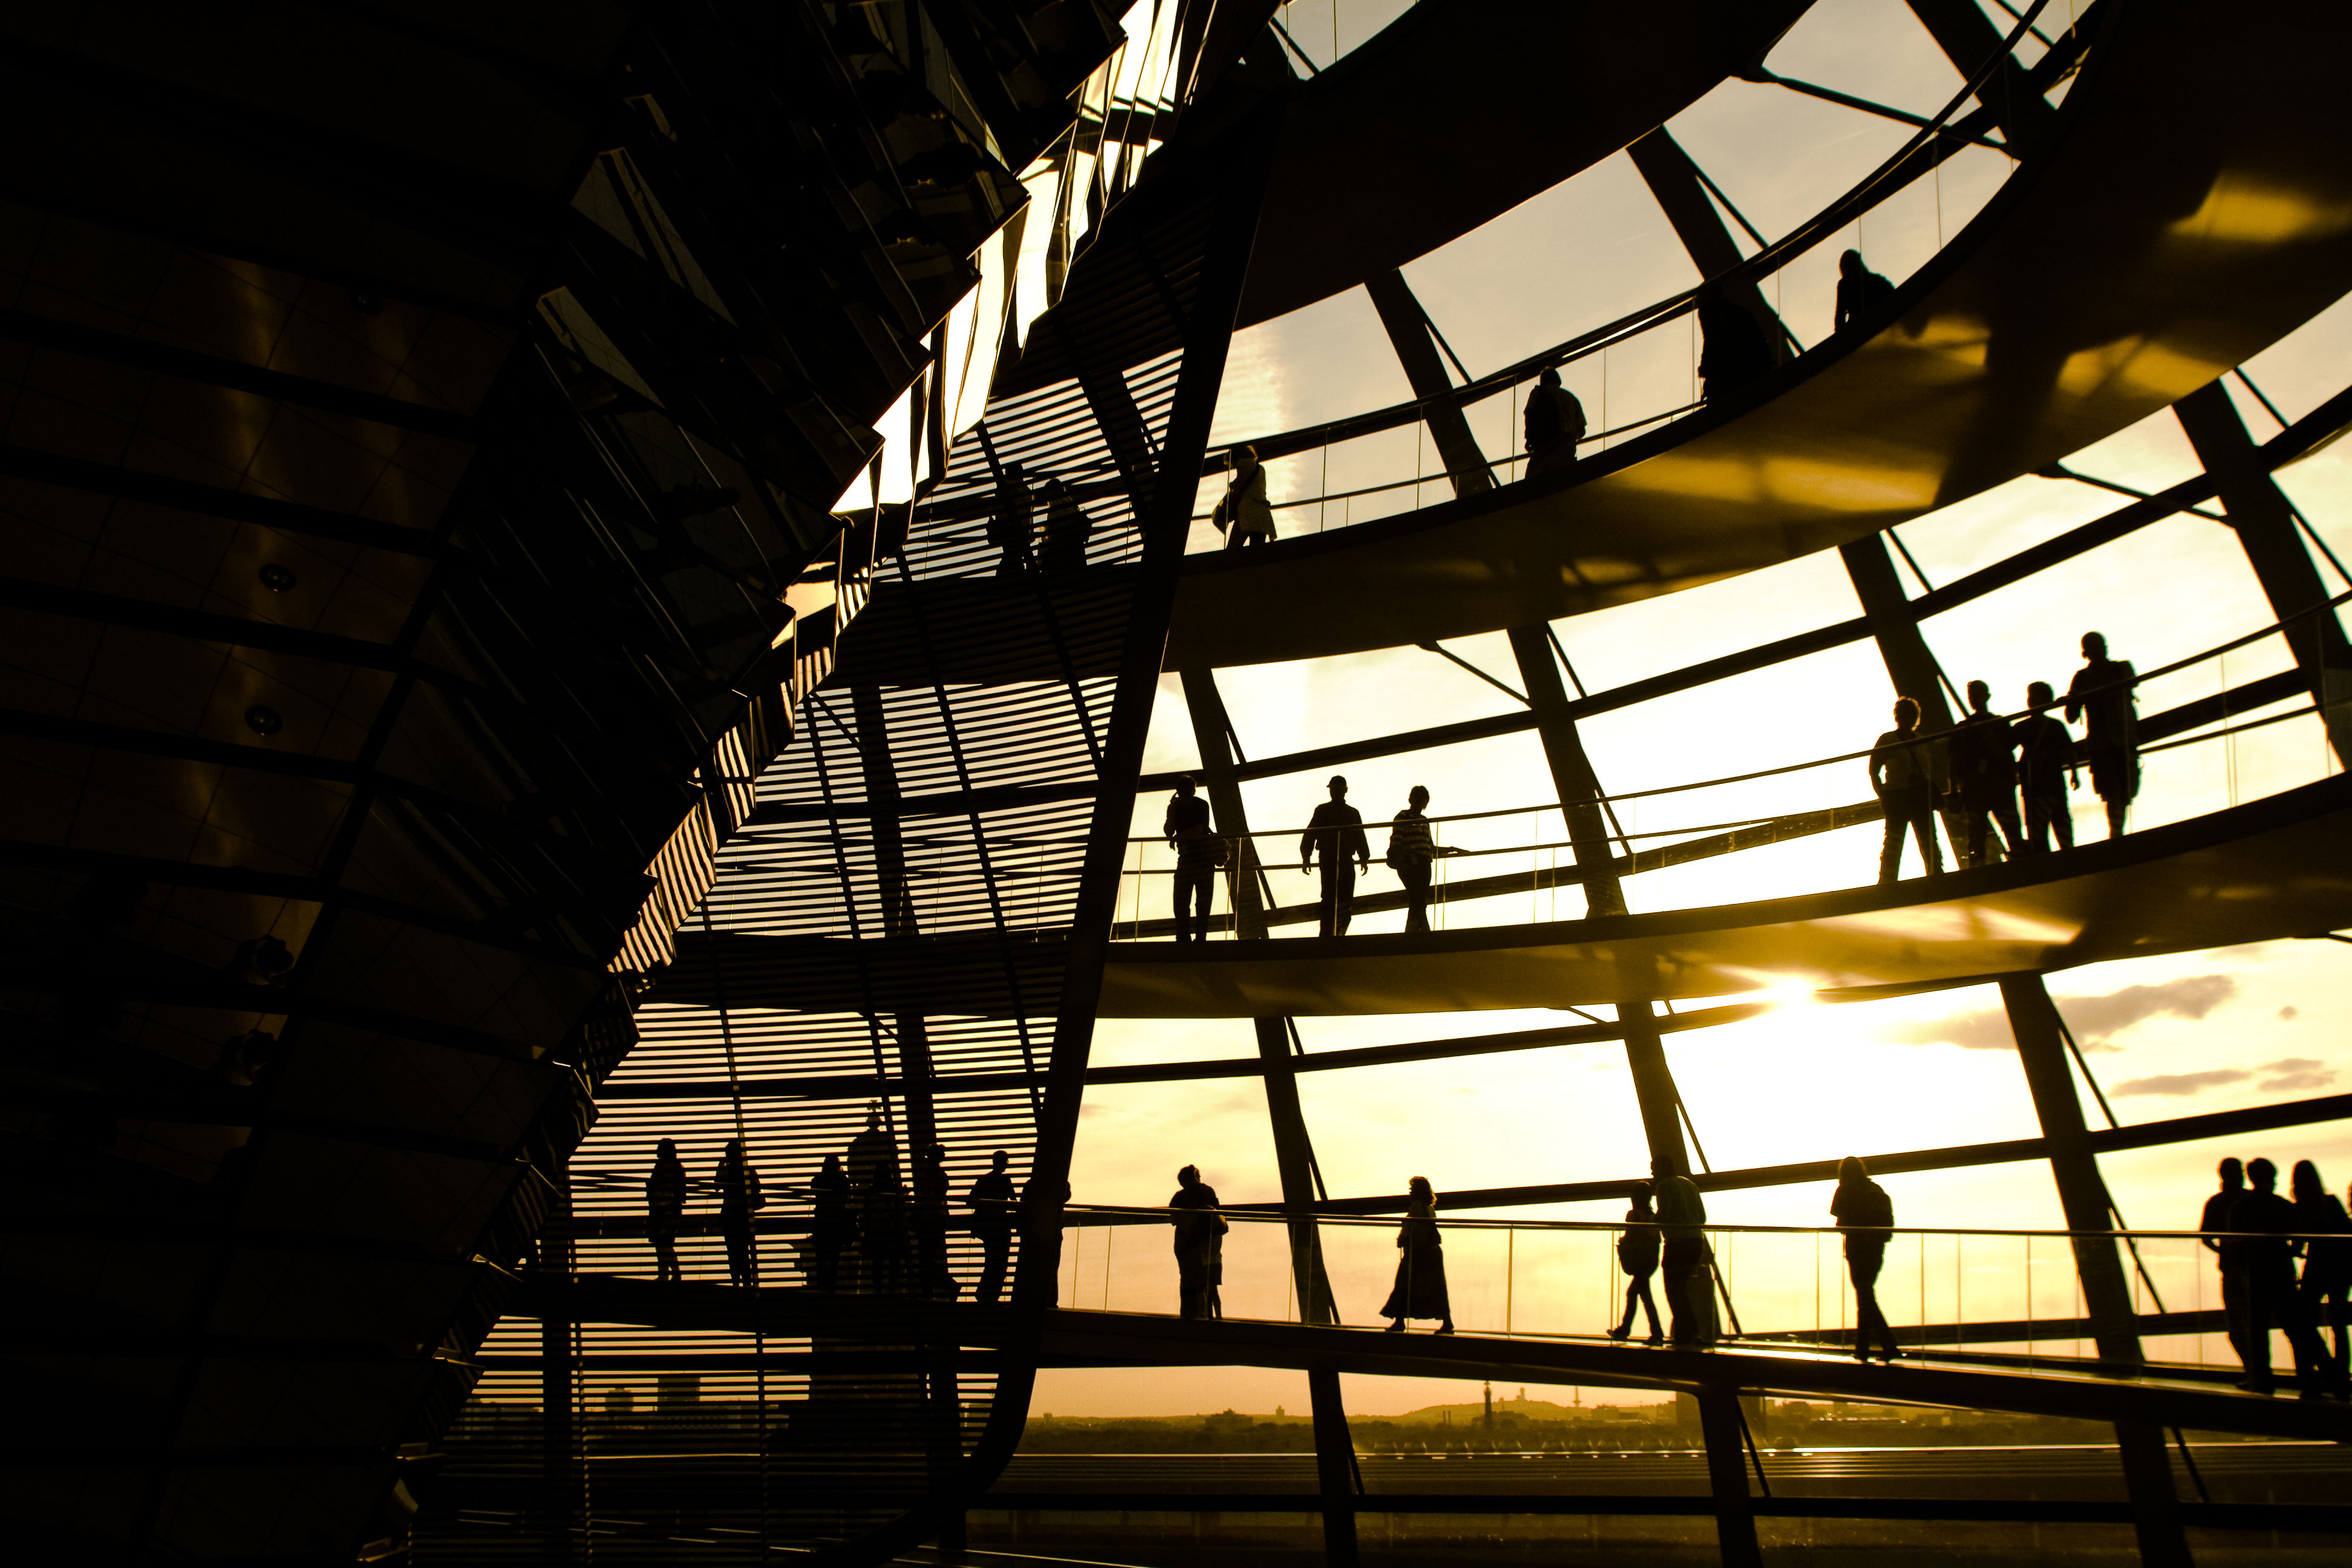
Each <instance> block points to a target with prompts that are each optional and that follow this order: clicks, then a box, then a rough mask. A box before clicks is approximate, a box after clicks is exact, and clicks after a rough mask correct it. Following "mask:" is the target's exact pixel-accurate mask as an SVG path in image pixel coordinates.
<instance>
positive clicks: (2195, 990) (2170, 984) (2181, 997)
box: [1887, 974, 2238, 1094]
mask: <svg viewBox="0 0 2352 1568" xmlns="http://www.w3.org/2000/svg"><path fill="white" fill-rule="evenodd" d="M2236 994H2238V983H2237V982H2236V981H2235V980H2232V979H2231V978H2230V976H2228V975H2226V974H2192V975H2189V976H2188V977H2187V978H2185V979H2180V980H2168V981H2167V982H2165V983H2164V984H2161V985H2126V986H2125V987H2124V988H2123V989H2122V990H2121V991H2116V992H2110V993H2109V994H2106V995H2105V996H2062V997H2060V998H2058V1011H2059V1013H2060V1014H2061V1015H2062V1016H2064V1018H2065V1020H2066V1024H2067V1026H2068V1027H2069V1028H2071V1029H2073V1030H2074V1038H2075V1039H2076V1040H2077V1041H2078V1042H2080V1043H2081V1045H2082V1047H2083V1048H2084V1050H2086V1051H2095V1050H2100V1049H2113V1048H2115V1047H2109V1046H2108V1045H2107V1041H2108V1040H2109V1038H2111V1037H2114V1036H2116V1035H2119V1034H2121V1033H2123V1031H2124V1030H2126V1029H2128V1028H2130V1027H2131V1026H2133V1025H2134V1024H2137V1023H2141V1022H2143V1021H2145V1020H2147V1019H2149V1018H2156V1017H2164V1016H2171V1017H2176V1018H2202V1017H2203V1016H2206V1015H2207V1014H2208V1013H2210V1012H2211V1011H2212V1010H2213V1009H2214V1008H2216V1007H2218V1006H2220V1005H2221V1004H2222V1003H2224V1002H2226V1001H2228V1000H2229V999H2230V998H2231V997H2232V996H2234V995H2236ZM1887 1038H1888V1039H1889V1040H1891V1041H1893V1042H1894V1043H1895V1044H1897V1045H1905V1046H1934V1045H1942V1046H1958V1047H1960V1049H1962V1050H1964V1051H2008V1050H2014V1049H2016V1048H2017V1038H2016V1037H2015V1036H2013V1035H2011V1033H2010V1028H2009V1015H2008V1014H2007V1013H2005V1012H2003V1011H2001V1010H2000V1008H1998V1007H1994V1008H1990V1009H1987V1010H1986V1011H1984V1012H1980V1013H1958V1014H1955V1015H1954V1016H1951V1017H1948V1018H1934V1019H1929V1020H1927V1021H1926V1022H1923V1023H1916V1024H1905V1025H1902V1026H1899V1027H1897V1028H1895V1029H1891V1030H1889V1031H1888V1032H1887ZM2190 1076H2194V1075H2190ZM2147 1081H2150V1082H2153V1081H2154V1080H2153V1079H2149V1080H2147ZM2152 1092H2156V1093H2165V1094H2187V1093H2189V1092H2191V1090H2189V1089H2159V1090H2155V1091H2152Z"/></svg>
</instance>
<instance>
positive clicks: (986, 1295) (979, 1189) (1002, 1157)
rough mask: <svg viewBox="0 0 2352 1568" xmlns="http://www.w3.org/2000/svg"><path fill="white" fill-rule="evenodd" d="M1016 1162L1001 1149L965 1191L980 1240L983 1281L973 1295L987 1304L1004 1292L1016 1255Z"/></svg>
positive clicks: (994, 1303) (989, 1305)
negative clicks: (1014, 1218)
mask: <svg viewBox="0 0 2352 1568" xmlns="http://www.w3.org/2000/svg"><path fill="white" fill-rule="evenodd" d="M1012 1164H1013V1156H1012V1154H1011V1153H1009V1152H1006V1151H1005V1150H1003V1149H999V1150H997V1151H996V1152H994V1153H992V1154H991V1155H990V1156H989V1157H988V1169H987V1170H986V1171H984V1172H982V1173H981V1174H980V1175H979V1176H978V1177H977V1178H976V1179H975V1180H974V1181H973V1182H972V1184H971V1191H970V1192H969V1193H967V1194H964V1202H965V1203H966V1204H967V1205H970V1207H971V1234H972V1237H973V1238H974V1239H976V1240H977V1241H978V1242H979V1243H980V1256H981V1263H980V1281H979V1283H978V1284H976V1285H975V1286H973V1288H972V1293H971V1296H972V1300H975V1301H977V1302H979V1303H980V1304H981V1305H982V1306H983V1307H992V1306H994V1305H996V1302H997V1299H998V1298H999V1297H1001V1296H1002V1295H1003V1294H1004V1271H1005V1268H1006V1266H1007V1265H1008V1264H1009V1263H1010V1262H1011V1260H1012V1257H1013V1204H1014V1201H1015V1199H1016V1198H1017V1197H1018V1195H1019V1194H1017V1193H1015V1191H1014V1190H1013V1177H1012V1175H1011V1174H1010V1172H1011V1167H1012Z"/></svg>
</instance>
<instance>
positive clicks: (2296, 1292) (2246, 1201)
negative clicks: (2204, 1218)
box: [2230, 1160, 2333, 1397]
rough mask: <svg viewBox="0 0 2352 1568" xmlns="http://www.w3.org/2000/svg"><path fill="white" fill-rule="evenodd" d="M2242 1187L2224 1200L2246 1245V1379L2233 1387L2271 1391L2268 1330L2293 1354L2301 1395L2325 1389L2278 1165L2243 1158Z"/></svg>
mask: <svg viewBox="0 0 2352 1568" xmlns="http://www.w3.org/2000/svg"><path fill="white" fill-rule="evenodd" d="M2246 1187H2247V1190H2246V1191H2245V1192H2244V1193H2242V1194H2240V1195H2239V1198H2238V1201H2237V1202H2235V1203H2233V1204H2231V1205H2230V1228H2231V1230H2234V1231H2237V1232H2239V1233H2240V1234H2241V1236H2242V1238H2243V1239H2242V1241H2241V1242H2240V1245H2241V1246H2242V1247H2244V1248H2245V1249H2246V1284H2247V1303H2246V1342H2245V1349H2246V1352H2247V1362H2246V1378H2245V1381H2244V1382H2242V1383H2241V1384H2239V1385H2238V1386H2239V1387H2241V1388H2243V1389H2245V1390H2247V1391H2248V1392H2250V1393H2253V1394H2271V1393H2274V1392H2276V1390H2277V1387H2278V1384H2277V1383H2276V1381H2275V1380H2274V1379H2273V1376H2272V1373H2271V1330H2273V1329H2277V1330H2279V1331H2282V1332H2284V1334H2285V1335H2286V1342H2287V1345H2288V1347H2289V1348H2290V1349H2291V1350H2292V1351H2293V1352H2294V1375H2295V1382H2296V1384H2298V1385H2299V1386H2300V1388H2301V1389H2302V1391H2303V1393H2304V1394H2305V1397H2316V1396H2319V1395H2322V1394H2326V1393H2327V1392H2328V1391H2329V1389H2330V1386H2331V1379H2330V1376H2329V1371H2328V1369H2329V1368H2330V1366H2331V1365H2332V1364H2333V1363H2332V1358H2331V1357H2330V1355H2329V1353H2328V1350H2327V1347H2326V1345H2324V1344H2323V1343H2321V1342H2320V1338H2319V1330H2318V1329H2317V1327H2316V1326H2315V1325H2314V1323H2313V1322H2312V1320H2311V1315H2310V1313H2309V1312H2308V1311H2307V1310H2305V1302H2304V1296H2303V1288H2302V1282H2301V1281H2300V1280H2299V1279H2296V1278H2295V1272H2294V1255H2295V1251H2296V1243H2295V1242H2294V1241H2293V1240H2292V1239H2290V1238H2291V1237H2293V1236H2294V1232H2295V1230H2296V1228H2297V1225H2296V1222H2297V1220H2298V1219H2299V1218H2300V1217H2301V1216H2299V1215H2297V1214H2296V1213H2295V1206H2294V1204H2293V1203H2292V1202H2291V1201H2289V1200H2288V1199H2286V1198H2284V1197H2282V1196H2280V1195H2279V1193H2278V1190H2277V1189H2278V1167H2277V1166H2276V1165H2273V1164H2272V1163H2270V1162H2269V1161H2268V1160H2249V1161H2247V1162H2246Z"/></svg>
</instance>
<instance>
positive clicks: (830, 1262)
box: [808, 1154, 857, 1290]
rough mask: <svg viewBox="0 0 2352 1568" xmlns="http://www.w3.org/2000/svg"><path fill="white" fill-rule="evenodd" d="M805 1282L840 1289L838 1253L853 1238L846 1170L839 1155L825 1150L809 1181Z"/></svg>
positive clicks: (814, 1286) (844, 1248) (855, 1223)
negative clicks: (811, 1210) (811, 1209)
mask: <svg viewBox="0 0 2352 1568" xmlns="http://www.w3.org/2000/svg"><path fill="white" fill-rule="evenodd" d="M809 1199H810V1203H811V1205H812V1207H813V1210H814V1212H813V1213H812V1214H811V1215H810V1216H809V1262H808V1281H809V1284H810V1285H811V1286H812V1287H813V1288H814V1289H819V1290H837V1289H841V1255H842V1254H843V1253H844V1252H846V1251H847V1250H848V1249H849V1244H850V1243H851V1242H852V1241H854V1240H856V1238H857V1220H856V1215H852V1214H851V1213H850V1209H849V1173H848V1172H846V1171H845V1170H843V1169H842V1168H841V1156H840V1155H838V1154H827V1155H826V1156H825V1157H824V1164H823V1165H822V1166H820V1167H819V1168H818V1170H817V1173H816V1174H815V1175H814V1177H812V1178H811V1179H810V1181H809Z"/></svg>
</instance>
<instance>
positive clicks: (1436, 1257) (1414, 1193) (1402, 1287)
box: [1381, 1176, 1454, 1334]
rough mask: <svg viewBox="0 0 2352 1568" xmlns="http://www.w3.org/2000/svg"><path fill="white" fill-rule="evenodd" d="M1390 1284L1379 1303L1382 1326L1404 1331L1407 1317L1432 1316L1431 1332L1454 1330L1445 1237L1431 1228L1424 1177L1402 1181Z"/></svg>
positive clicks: (1432, 1203)
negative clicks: (1402, 1201)
mask: <svg viewBox="0 0 2352 1568" xmlns="http://www.w3.org/2000/svg"><path fill="white" fill-rule="evenodd" d="M1397 1251H1398V1258H1397V1271H1396V1283H1395V1284H1394V1285H1393V1286H1391V1288H1390V1289H1389V1299H1388V1300H1385V1301H1383V1302H1381V1317H1383V1318H1386V1319H1387V1320H1388V1321H1389V1327H1388V1331H1389V1332H1391V1333H1392V1334H1401V1333H1402V1332H1404V1326H1405V1322H1406V1321H1407V1320H1408V1319H1413V1318H1421V1319H1429V1318H1434V1319H1436V1320H1437V1331H1438V1332H1439V1333H1441V1334H1450V1333H1452V1332H1453V1331H1454V1301H1453V1298H1452V1297H1451V1296H1450V1295H1449V1294H1448V1293H1447V1291H1446V1289H1445V1238H1444V1237H1443V1236H1441V1235H1439V1234H1438V1229H1437V1194H1436V1193H1435V1192H1434V1191H1433V1189H1432V1188H1431V1187H1430V1184H1429V1178H1428V1177H1427V1176H1415V1177H1413V1178H1412V1181H1410V1182H1408V1183H1406V1184H1405V1206H1404V1224H1402V1226H1398V1227H1397Z"/></svg>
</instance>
